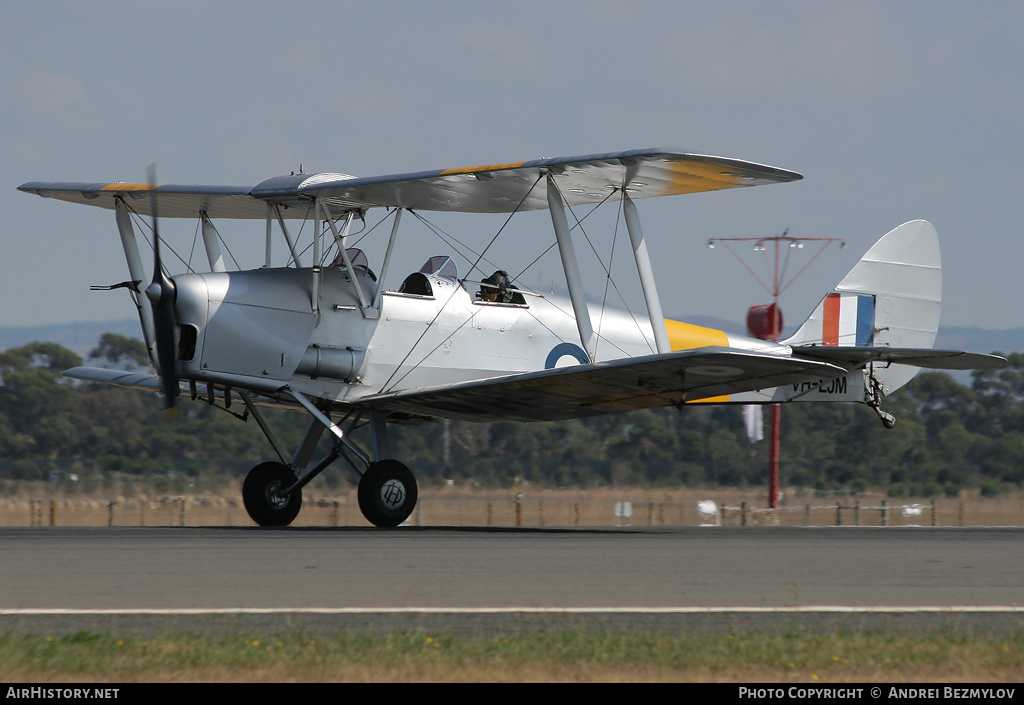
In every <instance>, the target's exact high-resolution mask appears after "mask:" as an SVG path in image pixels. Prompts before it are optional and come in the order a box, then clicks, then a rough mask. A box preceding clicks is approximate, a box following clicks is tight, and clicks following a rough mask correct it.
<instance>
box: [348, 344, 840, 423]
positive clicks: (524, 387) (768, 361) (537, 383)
mask: <svg viewBox="0 0 1024 705" xmlns="http://www.w3.org/2000/svg"><path fill="white" fill-rule="evenodd" d="M845 374H846V370H845V369H843V368H842V367H838V366H836V365H832V364H829V363H825V362H816V361H813V360H797V359H793V358H789V357H778V356H775V355H765V354H759V353H749V352H743V351H738V350H734V349H731V348H715V347H709V348H699V349H697V350H683V351H678V352H673V353H667V354H664V355H647V356H644V357H635V358H626V359H622V360H614V361H611V362H600V363H596V364H590V365H578V366H575V367H567V368H560V369H554V370H544V371H541V372H530V373H526V374H521V375H515V376H511V377H497V378H494V379H487V380H479V381H474V382H466V383H463V384H456V385H451V386H448V387H437V388H431V389H417V390H412V391H404V392H395V393H391V394H379V395H376V396H373V397H367V398H365V399H361V400H359V402H358V403H359V404H360V405H363V406H370V407H373V408H375V409H379V410H383V411H386V412H397V413H406V414H411V415H414V416H440V417H444V418H453V419H465V420H468V421H555V420H559V419H571V418H578V417H582V416H598V415H601V414H610V413H616V412H620V411H632V410H634V409H646V408H650V407H655V406H670V405H673V406H677V405H680V404H682V403H684V402H686V401H692V400H695V399H706V398H708V397H716V396H719V395H724V394H733V393H737V392H746V391H751V390H755V389H764V388H768V387H777V386H780V385H784V384H793V383H796V382H805V381H808V380H818V379H822V378H833V377H841V376H843V375H845Z"/></svg>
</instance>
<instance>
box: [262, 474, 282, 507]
mask: <svg viewBox="0 0 1024 705" xmlns="http://www.w3.org/2000/svg"><path fill="white" fill-rule="evenodd" d="M280 489H281V481H280V480H275V481H273V482H271V483H270V484H269V485H267V491H266V495H265V496H266V498H267V504H269V505H270V506H271V507H273V508H274V509H283V508H284V507H286V506H288V495H282V494H280V492H279V490H280Z"/></svg>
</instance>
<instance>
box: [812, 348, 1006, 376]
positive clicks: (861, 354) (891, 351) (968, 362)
mask: <svg viewBox="0 0 1024 705" xmlns="http://www.w3.org/2000/svg"><path fill="white" fill-rule="evenodd" d="M793 354H794V355H798V356H800V357H804V358H811V359H814V360H821V361H822V362H831V363H833V364H836V365H854V366H859V365H863V364H865V363H867V362H883V363H887V362H896V363H899V364H902V365H913V366H914V367H925V368H928V369H932V370H997V369H999V368H1001V367H1005V366H1006V365H1007V364H1008V363H1007V360H1006V358H1005V357H999V356H998V355H981V354H979V353H970V352H964V351H963V350H935V349H932V348H884V347H883V348H878V347H871V348H869V347H859V348H848V347H843V348H841V347H826V346H821V345H804V346H800V347H795V348H793Z"/></svg>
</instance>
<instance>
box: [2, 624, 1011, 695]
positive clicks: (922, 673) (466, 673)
mask: <svg viewBox="0 0 1024 705" xmlns="http://www.w3.org/2000/svg"><path fill="white" fill-rule="evenodd" d="M0 681H7V682H33V683H39V682H51V683H57V682H69V683H70V682H76V683H86V682H88V683H155V682H238V683H277V682H332V681H337V682H574V683H580V682H656V681H673V682H746V683H753V682H757V683H764V682H802V683H826V682H857V683H869V682H873V683H908V682H930V683H935V682H1021V681H1024V634H1018V635H1016V636H1013V637H1007V638H988V637H971V636H952V635H950V636H929V637H921V638H917V637H899V636H892V635H884V634H863V635H843V634H832V635H821V636H814V635H791V636H755V635H742V634H736V635H731V636H730V635H725V636H699V637H698V636H678V637H670V636H624V635H610V634H603V635H602V634H578V633H561V634H550V635H544V634H539V635H531V636H523V637H518V638H511V639H492V640H472V639H458V638H454V637H451V636H445V635H429V634H403V635H396V636H391V637H370V636H356V635H349V636H339V637H333V638H325V639H309V638H302V637H299V636H292V637H285V638H280V637H272V638H261V637H254V636H233V637H218V638H209V637H207V638H195V637H192V636H164V637H157V638H145V639H142V638H116V637H111V636H106V635H102V634H94V633H89V632H82V633H79V634H77V635H74V636H66V637H46V636H14V635H6V636H0Z"/></svg>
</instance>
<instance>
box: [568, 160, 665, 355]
mask: <svg viewBox="0 0 1024 705" xmlns="http://www.w3.org/2000/svg"><path fill="white" fill-rule="evenodd" d="M548 210H550V211H551V222H552V224H553V225H554V226H555V239H556V240H557V241H558V253H559V254H560V255H561V256H562V269H563V271H564V272H565V283H566V284H568V285H569V299H570V300H571V301H572V311H573V314H574V315H575V316H576V327H577V328H578V329H579V332H580V342H582V343H583V349H584V350H586V352H587V357H588V358H590V361H591V362H593V361H594V352H595V348H596V345H595V343H596V340H595V338H594V326H593V324H592V323H591V321H590V309H589V308H588V307H587V297H586V294H585V293H584V291H583V280H582V278H581V277H580V267H579V263H578V262H577V261H576V251H575V249H573V246H572V237H571V236H570V235H569V221H568V220H567V219H566V217H565V202H564V201H563V200H562V194H560V193H559V192H558V186H557V185H555V181H554V177H553V176H552V175H551V174H548ZM662 325H663V326H664V324H662Z"/></svg>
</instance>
